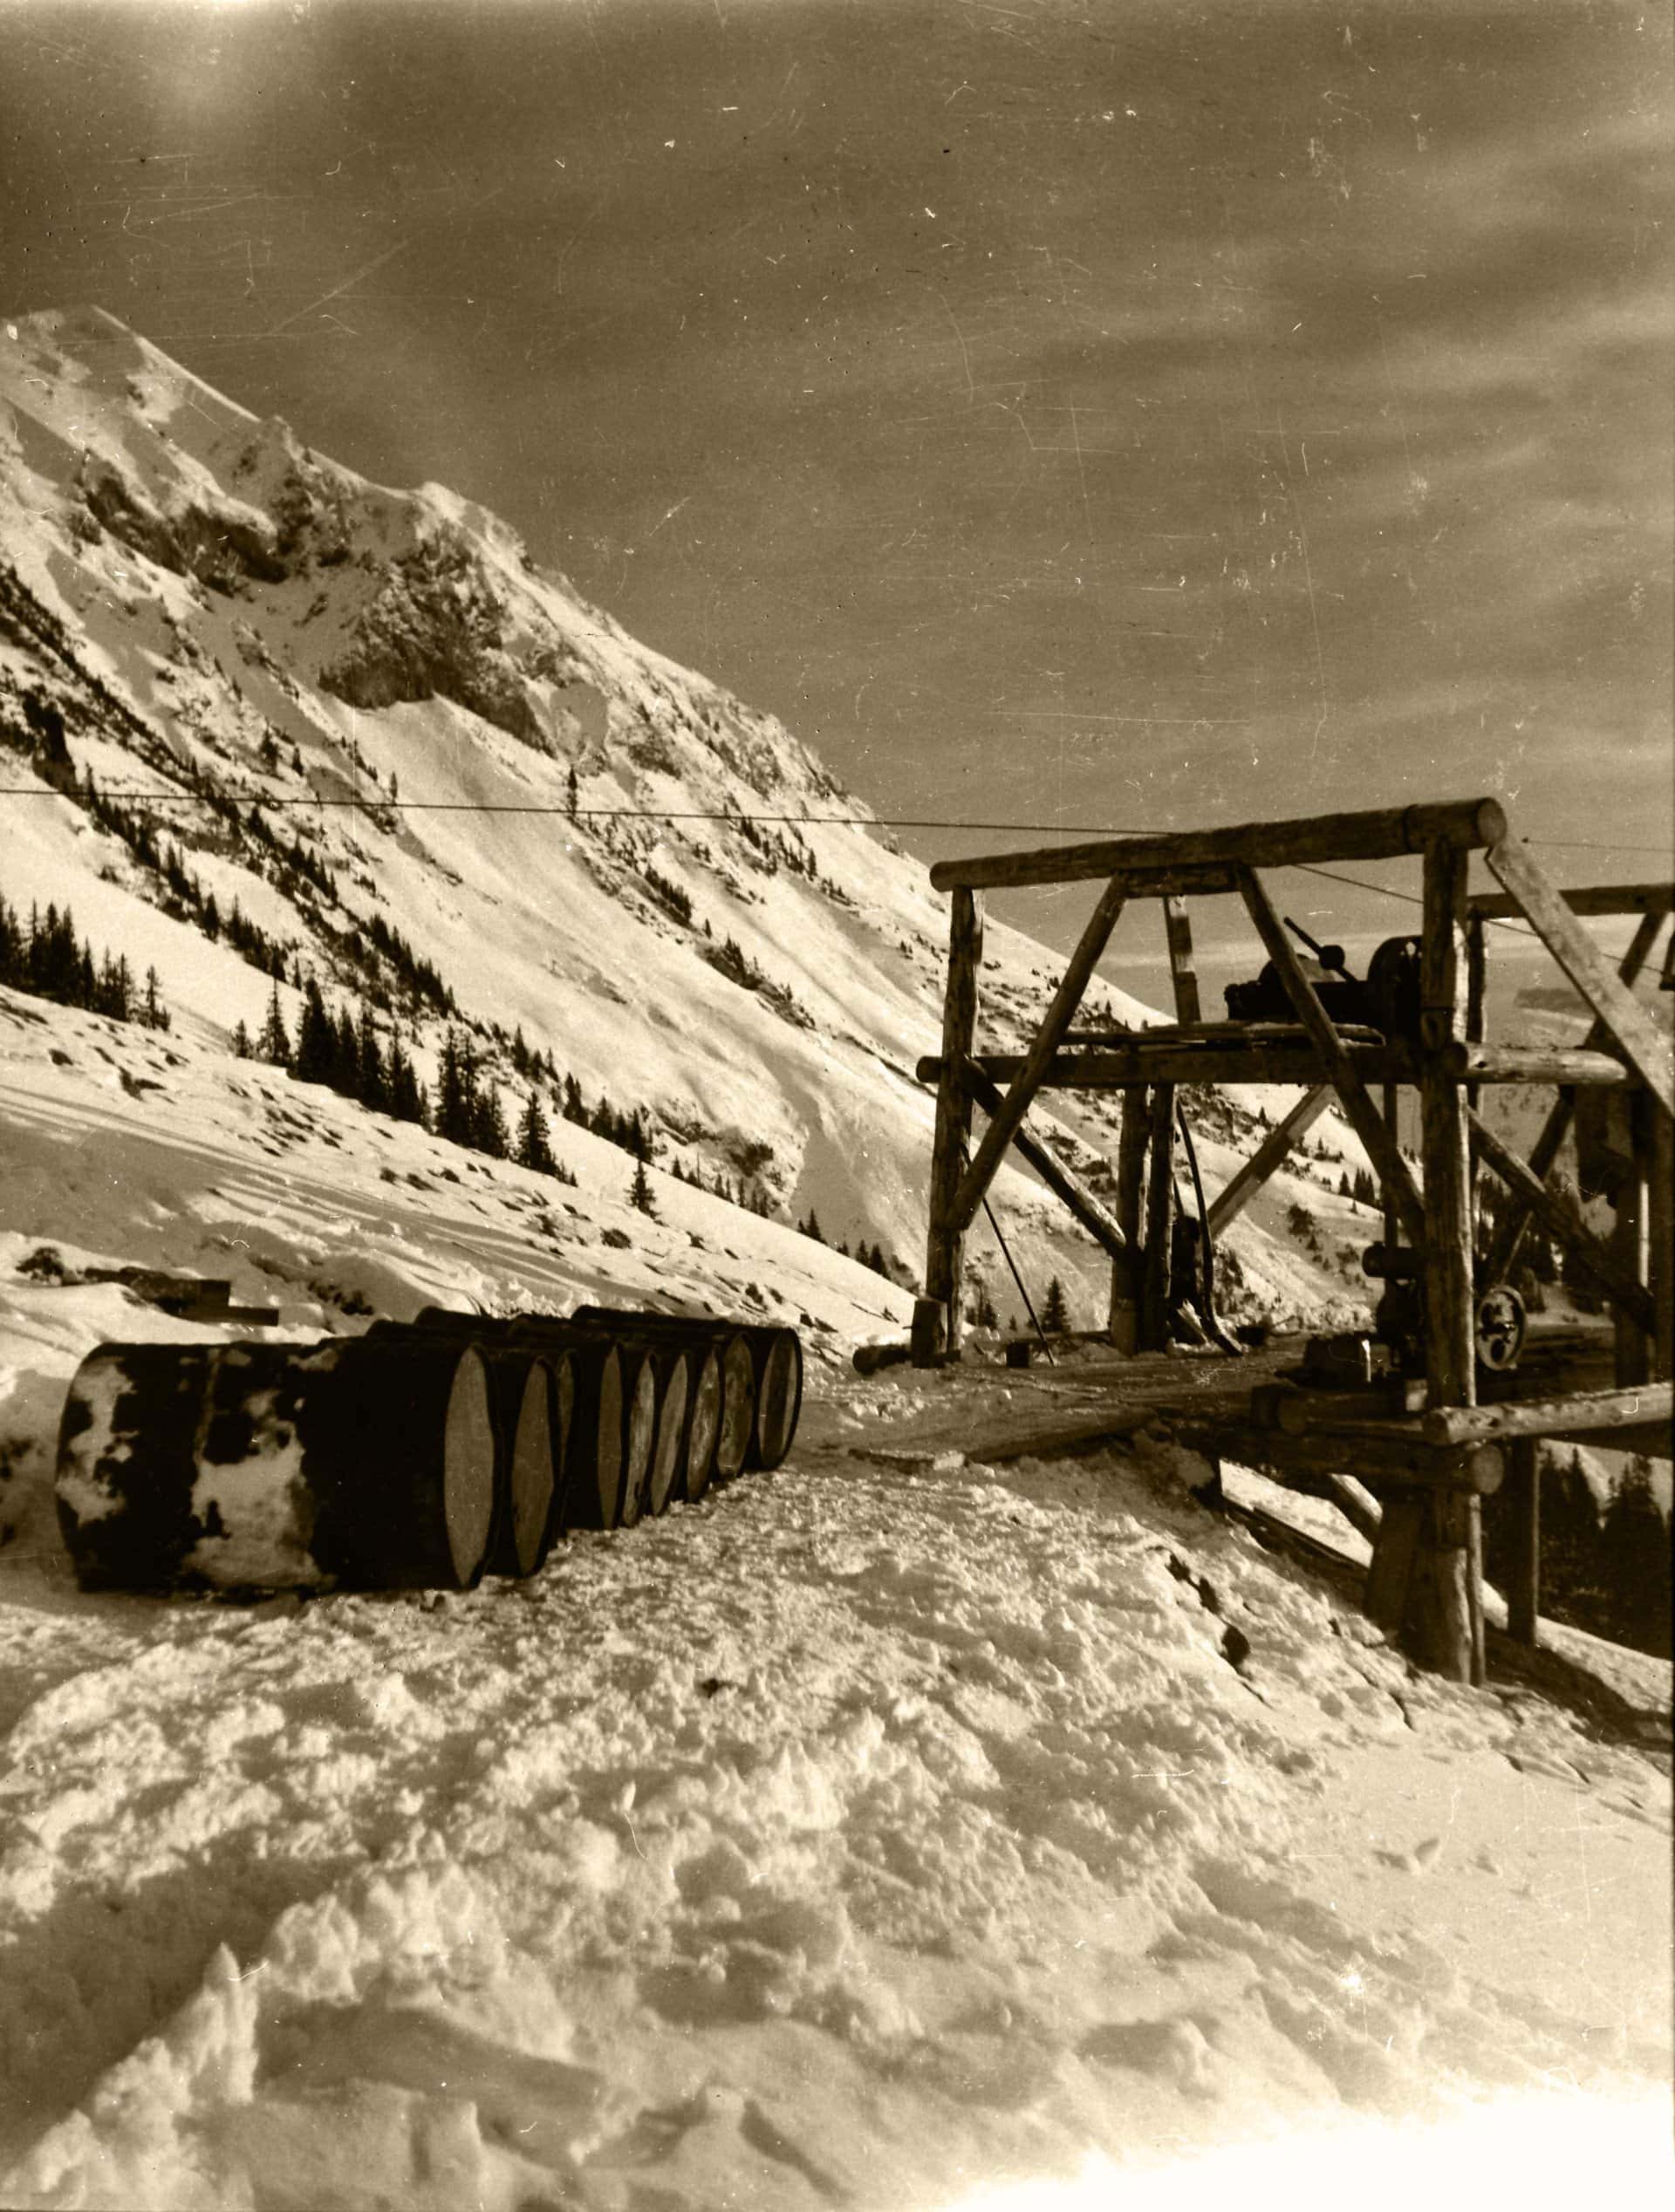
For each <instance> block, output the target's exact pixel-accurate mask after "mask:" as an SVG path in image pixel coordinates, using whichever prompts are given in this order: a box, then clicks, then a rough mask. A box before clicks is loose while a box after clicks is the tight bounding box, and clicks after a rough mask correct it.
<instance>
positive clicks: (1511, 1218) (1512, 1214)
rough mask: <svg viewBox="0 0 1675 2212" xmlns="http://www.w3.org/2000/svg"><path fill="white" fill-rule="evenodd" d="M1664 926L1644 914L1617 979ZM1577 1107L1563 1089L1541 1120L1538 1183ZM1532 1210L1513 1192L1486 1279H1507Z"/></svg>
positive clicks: (1597, 1027) (1600, 1029)
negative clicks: (1543, 1120)
mask: <svg viewBox="0 0 1675 2212" xmlns="http://www.w3.org/2000/svg"><path fill="white" fill-rule="evenodd" d="M1662 927H1663V917H1662V916H1661V915H1660V914H1645V915H1643V916H1642V918H1641V919H1640V922H1639V925H1638V926H1637V928H1636V930H1635V932H1634V935H1633V937H1632V938H1631V940H1630V943H1629V948H1628V950H1627V952H1624V955H1623V959H1622V964H1621V966H1619V967H1618V969H1617V976H1618V979H1619V980H1620V981H1621V982H1622V983H1623V984H1624V987H1628V986H1631V985H1632V984H1633V982H1634V980H1635V979H1636V977H1637V975H1638V974H1639V973H1640V971H1641V969H1642V968H1643V967H1644V966H1645V964H1646V961H1647V959H1649V958H1650V957H1651V948H1652V946H1654V945H1655V944H1656V943H1657V941H1658V932H1659V931H1660V930H1661V929H1662ZM1605 1034H1606V1033H1605V1027H1604V1024H1603V1022H1600V1021H1596V1022H1595V1023H1594V1025H1593V1027H1592V1028H1590V1031H1589V1032H1588V1034H1587V1036H1586V1037H1585V1038H1584V1039H1583V1048H1584V1050H1589V1051H1595V1050H1597V1048H1599V1046H1600V1045H1601V1044H1603V1042H1604V1040H1605ZM1575 1118H1576V1100H1575V1098H1574V1097H1572V1096H1566V1095H1564V1094H1561V1096H1559V1097H1558V1099H1557V1100H1556V1101H1555V1103H1554V1105H1553V1107H1552V1109H1551V1111H1550V1112H1549V1115H1548V1117H1547V1120H1546V1122H1545V1123H1543V1124H1542V1133H1541V1135H1540V1136H1539V1137H1537V1138H1536V1140H1535V1144H1534V1145H1533V1146H1532V1147H1531V1148H1530V1155H1529V1166H1530V1172H1531V1173H1532V1174H1533V1175H1534V1177H1535V1180H1536V1181H1537V1182H1538V1183H1545V1182H1546V1180H1547V1178H1548V1177H1549V1175H1550V1174H1551V1173H1552V1171H1553V1167H1554V1164H1555V1162H1556V1160H1557V1159H1558V1157H1559V1154H1560V1152H1561V1151H1562V1150H1563V1149H1564V1140H1565V1138H1566V1137H1568V1136H1569V1133H1570V1124H1571V1123H1572V1121H1574V1119H1575ZM1530 1212H1531V1207H1530V1203H1529V1201H1528V1200H1527V1199H1523V1198H1520V1197H1519V1196H1518V1195H1517V1194H1516V1193H1514V1199H1513V1203H1512V1205H1509V1206H1508V1207H1507V1210H1506V1212H1504V1213H1503V1214H1502V1215H1501V1219H1500V1220H1499V1221H1498V1222H1497V1223H1496V1224H1495V1231H1494V1239H1493V1241H1492V1242H1491V1244H1490V1246H1489V1253H1488V1259H1487V1262H1486V1264H1485V1267H1484V1276H1485V1280H1487V1281H1489V1282H1504V1281H1505V1280H1506V1279H1507V1276H1508V1275H1509V1274H1510V1273H1512V1266H1513V1262H1514V1260H1516V1259H1517V1257H1518V1246H1519V1245H1520V1243H1521V1241H1522V1239H1523V1234H1524V1231H1525V1230H1526V1228H1528V1225H1529V1219H1530Z"/></svg>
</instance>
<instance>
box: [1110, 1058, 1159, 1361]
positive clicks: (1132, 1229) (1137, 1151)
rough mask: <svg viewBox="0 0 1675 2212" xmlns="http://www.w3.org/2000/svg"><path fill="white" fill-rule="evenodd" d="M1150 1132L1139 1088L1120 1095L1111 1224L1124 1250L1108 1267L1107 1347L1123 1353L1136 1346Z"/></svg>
mask: <svg viewBox="0 0 1675 2212" xmlns="http://www.w3.org/2000/svg"><path fill="white" fill-rule="evenodd" d="M1150 1133H1151V1114H1150V1104H1149V1101H1148V1098H1147V1095H1146V1093H1145V1091H1144V1090H1131V1091H1126V1092H1125V1094H1124V1096H1123V1127H1122V1134H1121V1136H1120V1137H1118V1140H1117V1225H1118V1228H1119V1229H1120V1230H1121V1231H1122V1232H1123V1237H1124V1240H1125V1244H1126V1246H1127V1249H1126V1250H1125V1252H1124V1253H1123V1254H1122V1256H1121V1258H1120V1259H1118V1258H1113V1259H1112V1260H1111V1318H1110V1323H1109V1328H1110V1335H1111V1343H1112V1344H1113V1345H1114V1346H1115V1348H1117V1350H1118V1351H1119V1352H1123V1353H1131V1352H1138V1350H1139V1348H1140V1294H1141V1291H1142V1288H1143V1269H1142V1258H1141V1251H1140V1243H1141V1228H1140V1224H1141V1219H1142V1209H1143V1206H1144V1203H1145V1151H1146V1144H1147V1140H1148V1138H1149V1136H1150Z"/></svg>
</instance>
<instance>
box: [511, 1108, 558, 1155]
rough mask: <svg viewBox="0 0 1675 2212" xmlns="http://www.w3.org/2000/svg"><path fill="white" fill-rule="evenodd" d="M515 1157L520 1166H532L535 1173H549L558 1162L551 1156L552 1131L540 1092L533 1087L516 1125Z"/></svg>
mask: <svg viewBox="0 0 1675 2212" xmlns="http://www.w3.org/2000/svg"><path fill="white" fill-rule="evenodd" d="M517 1157H518V1164H519V1165H520V1166H522V1167H528V1168H533V1169H534V1170H535V1171H536V1173H537V1175H550V1174H551V1173H552V1172H553V1171H554V1170H555V1169H556V1168H557V1164H558V1163H557V1160H556V1159H554V1157H553V1156H552V1133H551V1131H550V1130H549V1129H548V1127H547V1117H546V1115H545V1113H544V1111H543V1109H542V1105H541V1094H540V1092H539V1091H538V1090H535V1089H531V1090H530V1096H529V1101H528V1103H527V1104H526V1105H525V1106H524V1109H523V1121H522V1122H521V1123H519V1125H518V1131H517Z"/></svg>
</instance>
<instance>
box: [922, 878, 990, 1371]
mask: <svg viewBox="0 0 1675 2212" xmlns="http://www.w3.org/2000/svg"><path fill="white" fill-rule="evenodd" d="M982 958H983V908H982V901H981V899H980V898H978V897H977V896H976V894H975V893H974V892H973V891H967V890H964V889H961V890H956V891H955V892H954V902H953V911H951V913H950V915H949V917H948V978H947V987H946V989H945V992H944V995H943V1000H942V1060H941V1065H942V1068H943V1070H944V1072H943V1074H942V1075H940V1078H939V1080H938V1082H937V1091H936V1132H935V1135H934V1137H933V1139H932V1146H931V1190H930V1223H929V1226H928V1228H927V1230H926V1245H925V1295H926V1297H927V1298H932V1299H936V1300H939V1301H940V1302H941V1303H942V1304H943V1305H944V1306H946V1307H947V1313H948V1330H947V1333H948V1346H947V1348H948V1350H949V1351H950V1352H952V1353H954V1354H957V1353H958V1351H959V1348H960V1335H961V1330H962V1328H964V1326H965V1320H964V1315H963V1313H962V1311H961V1291H962V1289H963V1287H964V1273H965V1236H964V1231H963V1228H962V1227H961V1225H959V1224H958V1223H956V1221H955V1219H954V1194H955V1192H956V1191H958V1190H959V1188H960V1183H961V1178H962V1177H963V1175H964V1174H965V1171H966V1157H967V1146H968V1144H970V1141H971V1099H970V1096H969V1095H968V1093H967V1089H966V1087H965V1083H964V1081H963V1070H964V1068H965V1063H966V1061H967V1057H968V1055H969V1054H970V1052H971V1048H972V1042H973V1040H974V1036H975V1034H976V1028H977V977H978V973H979V970H980V969H981V966H982Z"/></svg>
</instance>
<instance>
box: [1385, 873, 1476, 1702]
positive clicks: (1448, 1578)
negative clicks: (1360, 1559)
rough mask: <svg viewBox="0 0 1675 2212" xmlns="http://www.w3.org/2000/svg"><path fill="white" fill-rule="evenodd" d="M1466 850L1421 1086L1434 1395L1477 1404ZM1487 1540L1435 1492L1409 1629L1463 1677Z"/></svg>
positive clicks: (1444, 903)
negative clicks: (1467, 1092)
mask: <svg viewBox="0 0 1675 2212" xmlns="http://www.w3.org/2000/svg"><path fill="white" fill-rule="evenodd" d="M1466 865H1467V861H1466V853H1465V852H1464V851H1463V850H1461V849H1460V847H1459V846H1458V845H1453V844H1444V843H1435V844H1432V846H1430V847H1429V848H1428V849H1427V850H1426V852H1425V919H1424V936H1423V940H1422V943H1421V947H1420V1001H1419V1006H1420V1011H1419V1042H1420V1050H1421V1054H1422V1062H1421V1068H1420V1083H1419V1100H1420V1111H1421V1116H1422V1123H1421V1128H1422V1134H1421V1150H1422V1157H1423V1160H1424V1168H1425V1249H1424V1256H1423V1270H1424V1273H1423V1281H1424V1286H1425V1386H1426V1391H1427V1396H1428V1398H1429V1402H1430V1403H1431V1404H1432V1406H1433V1407H1438V1406H1471V1405H1474V1404H1475V1403H1477V1360H1476V1350H1475V1342H1474V1339H1475V1321H1474V1312H1475V1298H1474V1295H1473V1282H1472V1212H1471V1149H1470V1137H1469V1133H1468V1130H1469V1125H1468V1123H1467V1118H1466V1101H1465V1098H1464V1096H1463V1095H1462V1094H1461V1092H1460V1089H1459V1088H1458V1087H1457V1086H1456V1085H1455V1084H1454V1083H1453V1082H1452V1081H1450V1080H1449V1078H1448V1076H1447V1075H1446V1072H1445V1071H1444V1069H1443V1068H1442V1066H1441V1065H1440V1061H1441V1055H1443V1054H1444V1053H1445V1052H1446V1048H1448V1047H1449V1046H1450V1045H1452V1044H1453V1043H1455V1042H1456V1041H1458V1040H1460V1038H1461V1037H1462V1035H1463V1034H1464V1031H1465V1027H1466V970H1465V961H1464V958H1463V955H1464V952H1465V926H1466ZM1481 1547H1482V1535H1481V1519H1480V1508H1479V1506H1478V1503H1477V1501H1476V1499H1463V1498H1459V1497H1455V1496H1444V1495H1439V1496H1435V1497H1432V1498H1429V1499H1426V1501H1425V1519H1424V1523H1423V1525H1422V1529H1421V1534H1420V1540H1419V1549H1418V1552H1417V1554H1416V1556H1415V1559H1414V1564H1413V1576H1412V1586H1411V1588H1410V1591H1409V1598H1408V1604H1407V1608H1406V1613H1405V1621H1404V1625H1405V1629H1406V1632H1407V1635H1408V1637H1409V1638H1410V1639H1411V1641H1410V1647H1409V1648H1410V1649H1412V1655H1413V1656H1414V1657H1415V1658H1416V1659H1418V1660H1419V1662H1420V1663H1421V1664H1422V1665H1425V1666H1429V1667H1432V1668H1434V1669H1436V1670H1437V1671H1438V1672H1439V1673H1440V1674H1446V1675H1448V1676H1452V1677H1453V1680H1455V1681H1456V1682H1481V1680H1482V1679H1483V1662H1482V1656H1481V1654H1482V1641H1483V1636H1482V1604H1483V1591H1482V1582H1481V1579H1480V1577H1481V1561H1482V1548H1481Z"/></svg>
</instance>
